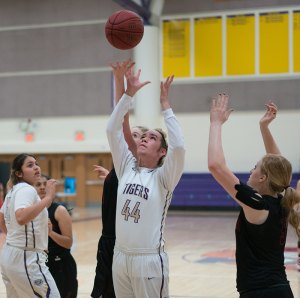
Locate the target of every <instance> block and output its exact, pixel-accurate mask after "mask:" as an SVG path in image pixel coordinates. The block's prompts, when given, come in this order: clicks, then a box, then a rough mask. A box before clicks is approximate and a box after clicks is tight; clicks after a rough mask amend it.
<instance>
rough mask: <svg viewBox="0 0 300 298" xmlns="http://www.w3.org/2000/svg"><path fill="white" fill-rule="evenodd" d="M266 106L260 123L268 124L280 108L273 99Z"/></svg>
mask: <svg viewBox="0 0 300 298" xmlns="http://www.w3.org/2000/svg"><path fill="white" fill-rule="evenodd" d="M265 107H266V112H265V114H264V115H263V117H262V118H261V119H260V121H259V124H260V125H266V126H268V125H269V124H270V123H271V122H272V121H273V120H274V119H275V118H276V115H277V112H278V108H277V106H276V105H275V103H274V102H272V101H269V102H268V103H267V104H265Z"/></svg>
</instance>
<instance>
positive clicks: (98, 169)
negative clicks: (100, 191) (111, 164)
mask: <svg viewBox="0 0 300 298" xmlns="http://www.w3.org/2000/svg"><path fill="white" fill-rule="evenodd" d="M94 172H98V177H99V179H100V180H104V179H105V178H106V176H107V175H108V173H109V171H108V170H107V169H105V168H104V167H101V166H98V165H94Z"/></svg>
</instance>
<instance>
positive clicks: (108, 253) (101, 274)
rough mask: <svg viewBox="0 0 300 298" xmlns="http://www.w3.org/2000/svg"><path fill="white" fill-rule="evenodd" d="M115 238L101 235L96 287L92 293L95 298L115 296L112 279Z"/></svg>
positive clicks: (111, 297)
mask: <svg viewBox="0 0 300 298" xmlns="http://www.w3.org/2000/svg"><path fill="white" fill-rule="evenodd" d="M115 241H116V240H115V238H111V237H105V236H101V238H100V240H99V242H98V250H97V267H96V276H95V280H94V287H93V291H92V294H91V297H93V298H99V297H100V296H101V295H102V298H115V297H116V295H115V291H114V286H113V279H112V262H113V255H114V247H115Z"/></svg>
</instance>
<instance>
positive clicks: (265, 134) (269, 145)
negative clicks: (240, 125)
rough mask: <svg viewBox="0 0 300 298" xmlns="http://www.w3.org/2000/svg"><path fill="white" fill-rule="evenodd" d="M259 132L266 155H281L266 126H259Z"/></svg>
mask: <svg viewBox="0 0 300 298" xmlns="http://www.w3.org/2000/svg"><path fill="white" fill-rule="evenodd" d="M260 131H261V135H262V139H263V142H264V145H265V150H266V153H271V154H281V153H280V150H279V148H278V146H277V144H276V142H275V140H274V138H273V135H272V133H271V131H270V129H269V127H268V126H266V125H260Z"/></svg>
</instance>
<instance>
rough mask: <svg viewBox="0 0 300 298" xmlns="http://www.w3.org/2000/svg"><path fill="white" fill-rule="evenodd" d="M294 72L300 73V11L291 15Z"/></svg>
mask: <svg viewBox="0 0 300 298" xmlns="http://www.w3.org/2000/svg"><path fill="white" fill-rule="evenodd" d="M293 33H294V34H293V35H294V72H300V11H294V13H293Z"/></svg>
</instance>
